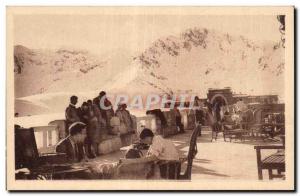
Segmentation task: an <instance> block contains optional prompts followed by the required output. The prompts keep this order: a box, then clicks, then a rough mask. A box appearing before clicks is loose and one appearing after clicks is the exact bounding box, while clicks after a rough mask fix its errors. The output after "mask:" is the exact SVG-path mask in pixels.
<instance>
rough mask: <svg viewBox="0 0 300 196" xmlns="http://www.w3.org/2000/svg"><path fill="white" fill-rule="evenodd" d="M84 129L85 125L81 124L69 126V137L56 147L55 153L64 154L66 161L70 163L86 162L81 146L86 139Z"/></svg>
mask: <svg viewBox="0 0 300 196" xmlns="http://www.w3.org/2000/svg"><path fill="white" fill-rule="evenodd" d="M85 128H86V124H84V123H82V122H75V123H73V124H71V125H70V127H69V135H68V136H67V137H66V138H65V139H63V140H61V141H60V142H59V143H58V144H57V145H56V148H55V150H56V152H59V153H66V155H67V161H68V162H70V163H76V162H80V161H82V160H85V161H86V160H87V158H86V154H85V150H84V145H83V143H84V140H85V138H86V134H85Z"/></svg>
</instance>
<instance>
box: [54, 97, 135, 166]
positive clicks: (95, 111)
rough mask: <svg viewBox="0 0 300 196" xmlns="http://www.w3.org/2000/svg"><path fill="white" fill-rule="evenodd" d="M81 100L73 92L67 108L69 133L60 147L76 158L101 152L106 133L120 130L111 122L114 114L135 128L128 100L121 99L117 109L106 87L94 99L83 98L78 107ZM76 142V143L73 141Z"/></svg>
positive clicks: (97, 154)
mask: <svg viewBox="0 0 300 196" xmlns="http://www.w3.org/2000/svg"><path fill="white" fill-rule="evenodd" d="M77 103H78V97H77V96H75V95H73V96H71V97H70V103H69V106H68V107H67V108H66V110H65V117H66V130H68V132H69V133H68V136H67V137H66V138H65V139H64V140H62V141H61V142H60V143H59V145H58V147H57V148H56V149H57V151H58V152H60V151H64V152H65V153H67V156H68V154H69V155H70V156H69V157H71V158H70V159H71V160H72V162H74V161H78V160H82V159H84V158H95V157H97V156H99V155H100V154H99V143H100V142H101V141H102V140H103V139H104V138H105V136H106V135H115V134H116V132H114V131H113V126H112V125H111V119H112V118H113V117H114V116H116V117H118V118H119V119H120V121H121V122H122V123H123V124H126V125H127V127H130V129H132V126H133V123H132V121H131V118H130V113H129V111H127V110H126V104H122V103H119V105H118V109H117V110H116V111H114V109H113V107H112V104H111V102H110V101H109V100H108V98H107V97H106V92H104V91H101V92H100V93H99V95H98V96H97V97H95V98H94V99H93V100H87V101H85V102H83V103H82V105H81V106H80V107H76V104H77ZM128 119H129V120H128ZM66 143H67V144H66ZM72 143H74V145H70V144H72ZM61 146H64V147H61ZM66 148H70V149H66ZM78 148H80V149H78ZM71 152H72V153H71ZM75 152H76V153H75ZM74 155H76V156H74ZM75 159H76V160H75Z"/></svg>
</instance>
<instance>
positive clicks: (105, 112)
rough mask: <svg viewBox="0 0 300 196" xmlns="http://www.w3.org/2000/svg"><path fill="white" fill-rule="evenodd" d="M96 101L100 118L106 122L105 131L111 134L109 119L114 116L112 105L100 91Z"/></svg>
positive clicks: (104, 93) (103, 92)
mask: <svg viewBox="0 0 300 196" xmlns="http://www.w3.org/2000/svg"><path fill="white" fill-rule="evenodd" d="M97 99H99V109H100V112H101V116H102V117H103V118H104V119H105V122H106V129H107V130H108V133H109V134H111V130H112V127H111V125H110V119H111V118H112V117H113V116H114V110H113V107H112V104H111V102H110V101H109V100H108V99H107V97H106V92H105V91H101V92H100V93H99V96H98V97H97Z"/></svg>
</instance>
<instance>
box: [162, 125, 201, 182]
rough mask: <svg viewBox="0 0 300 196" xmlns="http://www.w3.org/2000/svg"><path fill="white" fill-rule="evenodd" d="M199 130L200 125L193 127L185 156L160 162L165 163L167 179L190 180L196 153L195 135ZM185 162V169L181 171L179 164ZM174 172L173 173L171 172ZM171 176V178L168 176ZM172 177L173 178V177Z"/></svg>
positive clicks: (196, 135)
mask: <svg viewBox="0 0 300 196" xmlns="http://www.w3.org/2000/svg"><path fill="white" fill-rule="evenodd" d="M200 132H201V125H198V126H196V127H195V129H194V131H193V133H192V135H191V138H190V147H189V151H188V155H187V156H186V157H182V158H180V160H179V161H164V162H163V163H161V164H165V165H166V167H165V169H166V171H165V172H166V174H165V175H166V177H167V179H179V180H191V176H192V175H191V174H192V166H193V159H194V158H195V156H196V154H197V153H198V149H197V137H198V135H199V133H200ZM184 162H187V167H186V170H185V171H184V172H183V173H181V165H182V164H183V163H184ZM171 167H173V168H171ZM171 172H174V173H171ZM170 177H171V178H170ZM173 177H174V178H173Z"/></svg>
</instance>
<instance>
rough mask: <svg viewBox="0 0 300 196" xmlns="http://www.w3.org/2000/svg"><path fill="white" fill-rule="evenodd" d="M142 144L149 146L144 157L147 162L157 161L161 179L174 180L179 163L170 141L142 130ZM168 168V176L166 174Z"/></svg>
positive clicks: (175, 150)
mask: <svg viewBox="0 0 300 196" xmlns="http://www.w3.org/2000/svg"><path fill="white" fill-rule="evenodd" d="M140 139H141V141H142V142H143V143H146V144H149V145H150V148H149V150H148V152H147V156H146V157H145V158H146V159H148V160H156V161H159V162H158V163H159V167H160V175H161V177H162V178H168V179H174V178H175V170H176V169H180V168H179V167H177V164H178V163H177V162H172V161H179V153H178V151H177V149H176V147H175V145H174V144H173V142H172V141H170V140H167V139H164V138H162V136H160V135H154V134H153V132H152V131H151V130H150V129H147V128H145V129H143V130H142V132H141V134H140ZM167 168H168V171H169V174H167V173H166V171H167ZM177 173H178V172H177Z"/></svg>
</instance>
